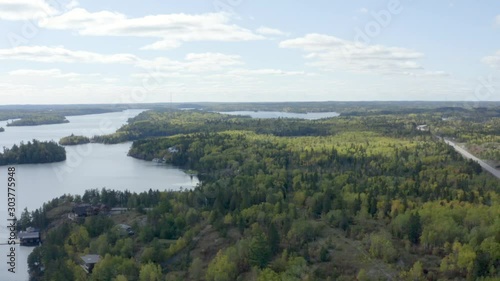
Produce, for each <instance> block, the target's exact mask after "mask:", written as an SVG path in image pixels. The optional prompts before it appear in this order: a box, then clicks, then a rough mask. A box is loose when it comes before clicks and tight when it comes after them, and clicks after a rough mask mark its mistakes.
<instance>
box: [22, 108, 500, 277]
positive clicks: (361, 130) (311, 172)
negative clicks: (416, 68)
mask: <svg viewBox="0 0 500 281" xmlns="http://www.w3.org/2000/svg"><path fill="white" fill-rule="evenodd" d="M464 110H466V111H467V112H468V113H471V112H473V111H475V110H470V109H464ZM450 112H451V113H450ZM455 112H457V111H456V110H455V109H453V110H450V109H448V108H445V109H439V110H436V109H435V108H433V109H429V110H424V111H420V109H419V110H418V112H412V113H401V112H398V113H394V114H390V113H387V112H386V114H376V113H369V114H353V115H350V116H341V117H337V118H331V119H325V120H317V121H305V120H298V119H267V120H264V119H250V118H246V117H234V116H226V115H221V114H217V113H208V112H200V111H172V110H164V109H162V110H152V111H148V112H144V113H142V114H140V115H139V116H138V117H136V118H134V119H132V120H130V122H129V124H128V125H126V126H124V127H123V128H121V129H120V130H119V131H118V132H117V133H116V134H113V135H109V136H103V137H100V138H101V139H100V140H101V141H107V142H118V141H125V140H135V141H134V142H133V145H132V147H131V149H130V151H129V155H130V156H132V157H136V158H139V159H144V160H151V159H154V158H164V159H166V161H167V162H168V163H171V164H173V165H176V166H179V167H182V168H185V169H190V170H194V171H197V173H198V175H199V178H200V180H201V182H202V183H201V184H200V185H199V186H198V187H197V188H195V189H193V190H182V191H178V192H167V191H162V192H160V191H152V190H150V191H149V192H145V193H141V194H131V193H129V192H117V191H112V190H106V189H103V190H100V191H99V190H89V191H87V192H86V193H85V194H84V195H83V196H64V197H61V198H59V199H55V200H53V201H52V202H50V203H47V204H46V205H44V206H43V208H41V209H39V210H35V211H34V212H31V213H29V212H25V214H24V218H22V221H23V222H22V225H30V224H31V225H35V226H39V227H42V228H47V227H48V229H49V230H48V231H47V233H46V234H45V238H44V244H43V245H42V246H41V247H38V248H36V249H35V250H34V252H33V253H32V254H31V255H30V257H29V267H30V273H31V276H32V280H141V281H143V280H208V281H226V280H227V281H231V280H258V281H264V280H265V281H267V280H283V281H284V280H499V278H500V271H499V270H498V268H500V235H499V233H500V204H499V203H500V197H499V195H498V192H499V186H500V185H499V183H500V182H499V180H498V179H497V178H494V177H493V176H491V175H490V174H488V173H486V172H483V171H482V169H481V167H480V166H479V164H477V163H476V162H473V161H470V160H465V159H463V158H462V156H460V155H459V154H458V153H457V152H455V150H454V149H453V148H452V147H450V146H448V145H447V144H445V143H444V142H442V141H441V140H440V139H439V138H436V137H435V136H434V135H433V133H434V130H435V129H437V128H442V127H443V125H442V124H443V123H440V122H446V120H449V119H447V118H448V115H446V114H452V113H453V114H455ZM464 116H465V115H464ZM491 118H495V117H491ZM486 122H488V121H486ZM422 124H427V125H429V126H430V127H431V128H430V131H427V130H418V129H417V126H418V125H422ZM436 125H438V126H441V127H438V126H436ZM434 126H436V127H435V128H434ZM485 134H487V133H485ZM491 135H494V133H491ZM169 148H175V149H169ZM81 202H86V203H91V204H94V205H98V204H106V205H108V206H111V207H115V206H120V207H127V208H129V211H128V212H127V213H126V214H123V215H118V216H106V215H98V216H91V217H87V218H85V219H84V220H82V221H80V222H71V221H67V220H61V219H60V218H64V217H65V215H64V210H71V206H73V205H74V204H77V203H81ZM124 222H125V223H128V224H129V225H131V226H132V228H133V229H134V231H135V234H134V235H132V236H123V235H122V234H120V232H119V229H118V228H117V227H116V224H118V223H124ZM51 225H59V226H58V227H50V226H51ZM83 254H98V255H100V256H101V257H102V260H101V261H100V262H99V263H98V264H97V265H96V267H95V269H94V271H93V272H92V274H89V275H87V274H86V273H85V272H84V271H83V270H82V268H81V267H80V266H78V264H79V257H80V256H81V255H83Z"/></svg>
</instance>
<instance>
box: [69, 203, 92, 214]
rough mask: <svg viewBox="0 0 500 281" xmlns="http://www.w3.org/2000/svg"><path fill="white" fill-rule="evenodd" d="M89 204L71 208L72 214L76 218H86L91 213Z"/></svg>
mask: <svg viewBox="0 0 500 281" xmlns="http://www.w3.org/2000/svg"><path fill="white" fill-rule="evenodd" d="M91 209H92V208H91V206H90V204H79V205H76V206H75V207H73V213H74V214H75V215H76V216H77V217H86V216H87V215H88V214H89V213H90V212H91Z"/></svg>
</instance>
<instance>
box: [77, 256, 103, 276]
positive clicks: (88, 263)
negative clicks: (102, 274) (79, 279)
mask: <svg viewBox="0 0 500 281" xmlns="http://www.w3.org/2000/svg"><path fill="white" fill-rule="evenodd" d="M80 259H81V260H82V264H81V265H80V266H81V267H82V268H83V270H85V272H87V273H89V274H90V273H92V270H93V269H94V266H95V265H96V264H97V263H98V262H99V261H100V260H101V256H99V255H86V256H81V257H80Z"/></svg>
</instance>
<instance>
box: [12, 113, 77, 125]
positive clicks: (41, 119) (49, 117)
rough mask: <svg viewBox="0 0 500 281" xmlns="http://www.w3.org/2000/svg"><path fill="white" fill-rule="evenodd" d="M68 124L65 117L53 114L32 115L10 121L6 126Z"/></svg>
mask: <svg viewBox="0 0 500 281" xmlns="http://www.w3.org/2000/svg"><path fill="white" fill-rule="evenodd" d="M62 123H69V121H68V120H67V119H66V117H64V116H62V115H55V114H33V115H30V116H29V117H25V118H22V119H20V120H16V121H12V122H10V123H8V124H7V126H38V125H50V124H62Z"/></svg>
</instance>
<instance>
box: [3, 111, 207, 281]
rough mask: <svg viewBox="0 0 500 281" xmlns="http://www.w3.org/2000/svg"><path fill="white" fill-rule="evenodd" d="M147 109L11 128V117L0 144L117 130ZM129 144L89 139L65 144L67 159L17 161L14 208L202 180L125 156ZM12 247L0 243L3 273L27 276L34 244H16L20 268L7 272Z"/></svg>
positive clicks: (18, 279)
mask: <svg viewBox="0 0 500 281" xmlns="http://www.w3.org/2000/svg"><path fill="white" fill-rule="evenodd" d="M142 111H144V110H125V111H123V112H112V113H105V114H94V115H83V116H69V117H67V119H68V120H69V121H70V123H65V124H54V125H42V126H27V127H7V126H6V124H7V122H9V121H2V122H0V127H4V128H5V132H3V133H0V148H2V147H11V146H12V145H14V144H19V143H20V142H21V141H22V142H28V141H30V140H32V139H37V140H40V141H50V140H54V141H59V139H60V138H62V137H65V136H68V135H71V134H75V135H83V136H87V137H92V136H94V135H102V134H109V133H113V132H115V131H116V130H117V129H118V128H120V127H121V126H122V125H123V124H126V122H127V120H128V118H131V117H134V116H136V115H138V114H139V113H141V112H142ZM130 145H131V143H122V144H116V145H104V144H96V143H90V144H85V145H78V146H67V147H66V152H67V159H66V161H64V162H58V163H50V164H34V165H31V164H30V165H15V167H16V178H17V194H16V209H17V216H18V217H20V214H21V212H22V210H23V209H24V208H25V207H27V208H28V209H29V210H30V211H32V210H34V209H37V208H40V207H41V206H42V204H43V203H44V202H47V201H49V200H51V199H53V198H56V197H59V196H61V195H64V194H73V195H76V194H80V195H83V193H84V191H85V190H87V189H92V188H98V189H101V188H103V187H105V188H108V189H115V190H122V191H124V190H129V191H131V192H142V191H147V190H149V189H159V190H179V189H180V188H193V187H194V186H196V185H197V184H198V179H197V178H196V177H192V176H190V175H188V174H186V173H184V171H182V170H180V169H178V168H175V167H173V166H170V165H159V164H156V163H152V162H148V161H142V160H137V159H134V158H132V157H128V156H127V152H128V150H129V148H130ZM0 186H4V187H3V188H0V190H4V191H3V192H0V243H2V242H3V243H4V242H5V241H7V238H8V235H9V231H8V229H7V225H8V223H7V220H6V219H7V166H1V167H0ZM9 247H10V246H7V245H2V246H0V255H1V256H0V274H2V276H5V277H7V278H8V280H12V281H26V280H28V273H27V270H28V267H27V257H28V255H29V254H30V253H31V251H32V250H33V248H31V247H20V246H15V248H16V263H17V264H16V273H15V274H12V273H10V272H8V271H7V269H8V266H7V256H6V254H7V253H8V248H9Z"/></svg>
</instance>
